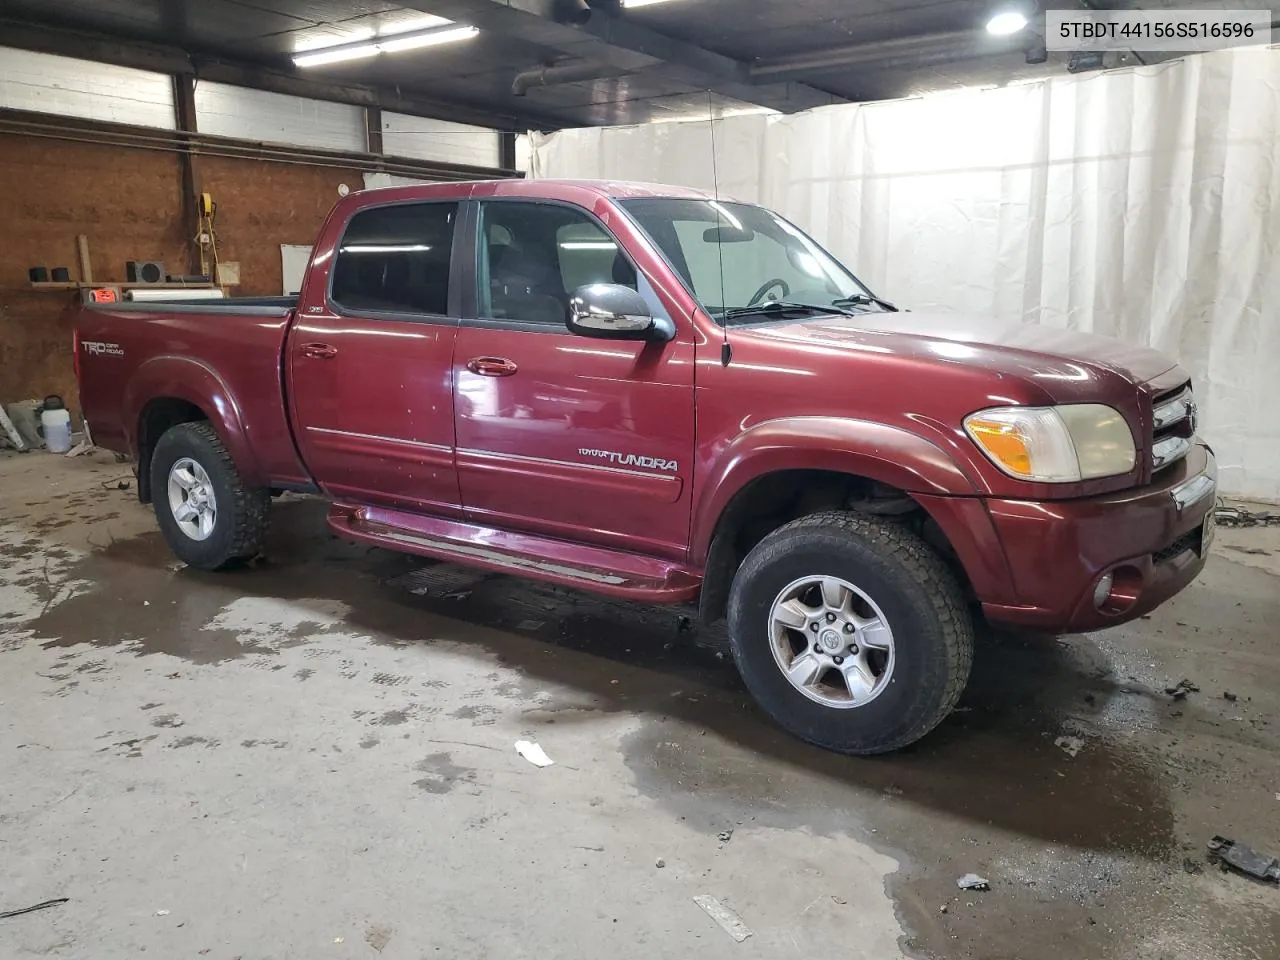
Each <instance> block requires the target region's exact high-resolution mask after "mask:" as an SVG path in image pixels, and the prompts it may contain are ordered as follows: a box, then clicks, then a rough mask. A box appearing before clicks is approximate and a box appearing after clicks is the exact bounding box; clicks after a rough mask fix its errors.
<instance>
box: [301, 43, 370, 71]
mask: <svg viewBox="0 0 1280 960" xmlns="http://www.w3.org/2000/svg"><path fill="white" fill-rule="evenodd" d="M377 55H378V45H377V44H376V43H349V44H343V45H342V46H341V47H333V48H331V49H329V50H317V51H316V52H315V53H304V54H301V55H299V56H296V57H294V58H293V62H294V65H295V66H299V67H318V66H320V65H321V64H325V63H341V62H342V61H344V60H363V59H364V58H365V57H376V56H377Z"/></svg>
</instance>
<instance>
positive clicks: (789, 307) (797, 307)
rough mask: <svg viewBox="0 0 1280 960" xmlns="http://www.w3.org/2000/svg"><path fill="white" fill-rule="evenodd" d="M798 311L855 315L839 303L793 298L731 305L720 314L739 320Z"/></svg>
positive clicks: (726, 318)
mask: <svg viewBox="0 0 1280 960" xmlns="http://www.w3.org/2000/svg"><path fill="white" fill-rule="evenodd" d="M796 311H807V312H810V313H826V314H840V315H842V316H846V317H849V316H853V314H851V313H850V312H849V311H848V310H842V309H841V308H840V305H839V304H833V305H831V306H829V307H827V306H822V305H821V304H817V303H797V302H795V301H793V300H766V301H765V302H764V303H757V304H754V305H752V306H750V307H729V308H728V309H727V310H724V311H722V312H721V314H720V316H722V317H723V318H724V319H725V320H726V321H728V320H737V319H739V318H741V317H755V316H760V315H762V314H763V315H768V314H772V313H777V314H783V313H793V312H796Z"/></svg>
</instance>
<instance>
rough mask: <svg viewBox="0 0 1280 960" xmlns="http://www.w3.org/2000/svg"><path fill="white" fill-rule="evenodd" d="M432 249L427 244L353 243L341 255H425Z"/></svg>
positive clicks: (343, 249) (344, 248)
mask: <svg viewBox="0 0 1280 960" xmlns="http://www.w3.org/2000/svg"><path fill="white" fill-rule="evenodd" d="M430 249H431V247H430V246H428V245H427V244H425V243H353V244H349V245H347V246H345V247H343V248H342V250H341V251H339V252H340V253H425V252H426V251H428V250H430Z"/></svg>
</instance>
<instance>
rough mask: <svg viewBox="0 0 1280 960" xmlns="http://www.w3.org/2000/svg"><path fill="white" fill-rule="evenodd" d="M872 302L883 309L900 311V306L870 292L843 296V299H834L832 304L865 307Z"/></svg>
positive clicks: (893, 311)
mask: <svg viewBox="0 0 1280 960" xmlns="http://www.w3.org/2000/svg"><path fill="white" fill-rule="evenodd" d="M871 304H875V305H876V306H877V307H880V308H881V309H884V310H888V311H889V312H890V313H897V312H898V308H897V307H895V306H894V305H893V304H892V303H890V302H889V301H888V300H881V299H880V298H879V297H877V296H874V295H873V294H870V293H855V294H854V295H853V296H851V297H842V298H841V299H839V300H836V301H834V302H833V304H832V305H833V306H836V307H865V306H870V305H871Z"/></svg>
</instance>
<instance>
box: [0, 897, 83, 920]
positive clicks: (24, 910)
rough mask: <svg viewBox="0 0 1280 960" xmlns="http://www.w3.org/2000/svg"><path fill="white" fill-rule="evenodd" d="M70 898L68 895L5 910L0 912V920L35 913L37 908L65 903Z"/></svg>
mask: <svg viewBox="0 0 1280 960" xmlns="http://www.w3.org/2000/svg"><path fill="white" fill-rule="evenodd" d="M70 899H71V898H70V897H59V898H58V899H57V900H45V901H43V902H41V903H37V904H33V905H32V906H30V907H23V908H21V909H20V910H6V911H4V912H3V913H0V920H8V919H9V918H10V917H20V916H22V915H23V914H24V913H35V912H36V911H37V910H45V909H47V908H49V907H56V906H57V905H58V904H60V903H67V902H68V901H69V900H70Z"/></svg>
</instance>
